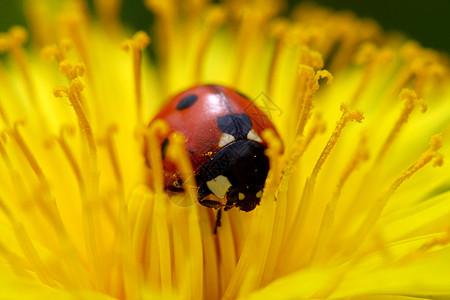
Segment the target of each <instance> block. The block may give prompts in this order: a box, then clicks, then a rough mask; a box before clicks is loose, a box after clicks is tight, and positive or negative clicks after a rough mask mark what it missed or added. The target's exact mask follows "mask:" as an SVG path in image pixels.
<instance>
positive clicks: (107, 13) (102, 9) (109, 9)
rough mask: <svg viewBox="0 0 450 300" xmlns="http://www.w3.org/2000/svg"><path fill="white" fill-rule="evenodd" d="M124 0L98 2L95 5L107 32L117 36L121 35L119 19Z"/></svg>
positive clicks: (97, 0) (101, 0)
mask: <svg viewBox="0 0 450 300" xmlns="http://www.w3.org/2000/svg"><path fill="white" fill-rule="evenodd" d="M121 2H122V0H96V1H94V4H95V6H96V11H97V12H98V15H99V17H100V21H101V22H102V23H103V25H104V26H105V28H106V30H107V31H108V32H109V33H111V34H113V35H116V34H118V33H119V28H120V26H119V21H120V20H119V17H120V6H121Z"/></svg>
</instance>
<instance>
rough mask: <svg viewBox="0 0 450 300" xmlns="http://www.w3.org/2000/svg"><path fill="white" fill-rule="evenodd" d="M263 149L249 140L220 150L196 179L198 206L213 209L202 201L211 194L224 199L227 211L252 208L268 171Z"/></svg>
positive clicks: (258, 199)
mask: <svg viewBox="0 0 450 300" xmlns="http://www.w3.org/2000/svg"><path fill="white" fill-rule="evenodd" d="M265 149H266V147H265V146H264V145H263V144H261V143H258V142H255V141H251V140H237V141H235V142H232V143H230V144H228V145H226V146H225V147H223V148H222V149H220V150H219V151H218V152H217V153H216V154H215V155H214V156H213V158H212V159H211V160H210V161H209V162H208V163H206V164H205V165H204V166H203V167H202V168H201V169H200V171H199V174H198V176H197V182H198V184H199V194H198V197H199V200H200V203H202V204H204V205H206V206H210V207H215V206H214V205H213V204H212V203H211V202H210V201H208V200H206V201H202V199H205V198H206V197H207V196H208V195H210V194H213V195H215V196H216V197H217V198H221V199H223V198H225V197H226V200H227V203H226V206H227V208H228V209H230V208H231V207H238V208H239V209H240V210H243V211H251V210H253V209H255V207H256V206H257V205H258V204H259V202H260V199H261V194H262V189H263V188H264V183H265V181H266V178H267V173H268V171H269V160H268V158H267V156H266V155H265V154H264V150H265ZM228 209H226V210H228Z"/></svg>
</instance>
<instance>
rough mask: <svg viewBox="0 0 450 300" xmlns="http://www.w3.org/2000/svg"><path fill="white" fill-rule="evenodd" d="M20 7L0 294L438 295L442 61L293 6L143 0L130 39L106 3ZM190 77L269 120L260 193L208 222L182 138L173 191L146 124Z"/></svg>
mask: <svg viewBox="0 0 450 300" xmlns="http://www.w3.org/2000/svg"><path fill="white" fill-rule="evenodd" d="M26 4H27V5H26V7H25V8H26V15H27V16H28V19H29V24H30V29H29V32H27V31H26V30H24V29H23V28H21V27H13V28H11V29H10V30H9V31H8V32H6V33H3V34H1V35H0V51H1V52H4V53H6V55H5V56H6V59H4V60H2V61H1V63H0V278H1V280H0V298H1V299H36V298H49V299H153V298H161V297H164V298H173V299H178V298H180V299H236V298H242V299H415V298H420V299H424V298H425V299H448V297H450V272H449V270H450V246H449V240H450V192H449V187H450V180H449V179H450V177H449V174H450V169H449V167H448V165H445V164H444V165H443V159H444V157H448V156H449V155H450V148H449V147H450V146H449V144H450V143H449V142H448V140H449V133H450V131H449V129H450V128H449V125H450V122H449V121H450V89H449V86H450V85H449V62H448V57H446V56H445V55H443V54H440V53H437V52H435V51H433V50H429V49H424V48H422V47H421V46H420V45H419V44H418V43H416V42H413V41H408V40H406V39H404V38H403V37H400V36H398V35H394V34H391V33H386V32H383V31H382V30H381V29H380V28H379V27H378V26H377V24H375V23H373V22H371V21H368V20H361V19H358V18H357V17H355V16H354V15H352V14H350V13H339V12H333V11H330V10H327V9H324V8H321V7H317V6H314V5H312V4H304V5H301V6H299V7H297V8H295V9H294V10H292V11H291V12H290V16H289V17H285V16H282V15H280V13H281V11H282V9H283V6H284V5H283V3H282V1H270V0H251V1H238V0H228V1H223V3H218V4H217V3H216V4H213V3H210V2H209V1H194V0H189V1H184V2H183V1H175V0H170V1H157V0H148V1H145V5H146V6H147V8H148V9H150V10H151V11H152V12H153V13H154V15H155V24H154V26H153V27H152V28H151V29H150V31H149V32H148V34H147V33H144V32H138V33H136V34H134V35H133V34H132V33H130V32H128V31H127V29H126V28H123V26H122V25H121V24H120V22H119V21H118V18H117V16H118V15H119V8H120V1H106V0H104V1H102V0H98V1H95V4H96V7H97V11H98V15H99V17H100V18H99V21H96V20H94V19H92V18H91V17H90V16H89V14H88V9H87V6H86V4H85V3H84V2H82V1H75V0H67V1H60V2H57V1H51V0H48V1H37V0H36V1H33V0H30V1H27V2H26ZM28 35H30V37H29V38H28ZM28 39H30V45H29V46H28V47H25V46H24V45H25V43H26V42H27V41H28ZM145 49H150V50H151V51H150V52H146V50H145ZM124 50H125V51H124ZM148 53H151V55H147V54H148ZM205 83H215V84H221V85H226V86H230V87H232V88H234V89H236V90H238V91H242V92H244V93H245V94H247V95H250V96H251V98H252V99H253V100H254V103H255V105H257V106H258V107H260V108H261V109H262V110H263V111H264V112H265V113H266V114H267V115H268V117H269V118H270V119H271V120H272V122H273V123H274V125H275V126H276V127H277V129H278V132H279V134H280V138H278V137H277V136H276V135H274V134H273V132H271V131H266V132H264V133H263V135H262V138H263V139H264V140H265V141H266V142H267V144H268V145H269V146H268V149H267V151H266V154H267V156H268V158H269V161H270V171H269V174H268V177H267V180H266V184H265V188H264V192H263V195H262V199H261V204H260V205H259V206H258V207H257V208H256V209H255V210H254V211H252V212H240V211H239V210H237V209H233V210H230V211H229V212H225V213H224V214H223V216H222V218H223V219H222V226H221V227H220V228H219V230H218V233H217V234H214V233H213V230H214V226H215V212H214V210H212V209H210V208H206V207H203V206H201V205H199V204H198V203H197V200H196V191H195V182H194V179H193V178H194V177H193V176H192V166H191V164H190V160H189V154H188V153H187V152H186V151H185V149H184V138H183V137H182V136H181V135H179V134H177V135H174V136H172V137H171V139H172V140H171V142H170V143H169V147H168V150H167V151H168V152H167V155H169V156H170V157H172V158H173V159H174V160H175V162H176V166H177V168H178V170H179V171H180V174H182V176H184V177H183V179H184V181H185V182H186V183H187V186H190V187H191V188H189V189H186V190H185V195H183V197H177V196H174V197H172V196H169V195H167V194H166V193H165V191H164V186H163V179H162V178H163V177H162V167H161V166H162V164H161V154H160V147H161V145H160V138H161V136H162V135H163V134H164V133H165V132H167V130H168V128H167V124H166V123H164V122H156V123H155V124H154V125H152V126H150V127H148V126H147V125H148V124H149V121H150V120H151V119H152V117H153V116H155V114H156V113H157V112H158V109H159V107H160V106H161V105H162V104H163V103H165V101H167V100H168V99H170V96H171V95H173V94H175V93H177V92H180V91H182V90H184V89H187V88H190V87H192V86H194V85H197V84H205ZM280 139H281V140H280ZM282 145H284V146H282ZM283 147H284V148H283ZM145 149H146V150H145ZM144 150H145V151H144ZM146 161H147V162H149V164H150V165H151V166H152V167H151V168H149V166H148V164H147V163H146ZM435 167H439V168H435Z"/></svg>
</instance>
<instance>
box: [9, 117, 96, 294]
mask: <svg viewBox="0 0 450 300" xmlns="http://www.w3.org/2000/svg"><path fill="white" fill-rule="evenodd" d="M21 124H23V122H22V123H16V124H15V125H14V129H13V130H11V131H10V135H11V137H12V138H13V139H14V140H15V141H16V143H17V145H18V146H19V148H20V149H21V151H22V153H23V155H24V156H25V158H26V160H27V162H28V164H29V165H30V167H31V168H32V170H33V172H34V173H35V174H36V177H37V178H38V179H39V181H40V183H41V185H40V191H39V192H40V197H36V198H35V199H36V201H37V204H38V207H39V208H40V209H41V211H42V212H43V213H44V215H45V217H46V220H48V221H49V222H50V223H51V225H52V229H54V230H55V232H56V235H57V237H58V239H59V241H60V243H61V246H62V248H63V254H64V255H66V256H67V259H66V260H64V261H65V262H66V263H67V264H68V268H69V270H70V277H71V279H72V282H73V283H77V284H78V286H79V287H86V286H89V283H88V282H87V280H86V274H84V270H83V269H82V267H81V266H82V263H81V261H80V258H79V257H78V255H77V254H76V251H75V248H74V245H73V244H72V242H71V241H70V240H69V237H68V235H67V232H66V230H65V227H64V223H63V221H62V219H61V215H60V213H59V210H58V207H57V205H56V203H54V200H53V197H52V195H51V192H50V186H49V183H48V181H47V179H46V177H45V175H44V173H43V171H42V169H41V167H40V165H39V163H38V161H37V160H36V158H35V157H34V156H33V154H32V152H31V150H30V148H29V147H28V145H27V144H26V143H25V141H24V140H23V138H22V136H21V134H20V132H19V130H18V125H21Z"/></svg>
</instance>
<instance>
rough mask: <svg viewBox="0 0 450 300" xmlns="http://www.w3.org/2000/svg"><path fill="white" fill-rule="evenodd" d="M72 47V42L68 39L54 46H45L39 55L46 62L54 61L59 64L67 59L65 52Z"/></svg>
mask: <svg viewBox="0 0 450 300" xmlns="http://www.w3.org/2000/svg"><path fill="white" fill-rule="evenodd" d="M72 47H73V44H72V41H71V40H69V39H61V41H60V42H59V43H58V44H57V45H56V44H53V45H49V46H45V47H44V48H42V50H41V54H42V56H43V57H44V59H45V60H47V61H52V60H53V59H56V60H57V61H58V62H59V63H61V62H62V61H63V60H65V59H66V58H67V52H68V51H69V50H71V49H72Z"/></svg>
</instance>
